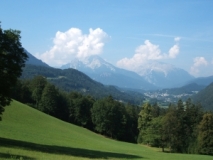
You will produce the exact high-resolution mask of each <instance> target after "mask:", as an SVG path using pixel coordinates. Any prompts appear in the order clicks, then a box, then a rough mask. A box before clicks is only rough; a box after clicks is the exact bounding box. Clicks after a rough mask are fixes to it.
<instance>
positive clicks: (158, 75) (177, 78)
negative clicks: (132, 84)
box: [136, 61, 194, 88]
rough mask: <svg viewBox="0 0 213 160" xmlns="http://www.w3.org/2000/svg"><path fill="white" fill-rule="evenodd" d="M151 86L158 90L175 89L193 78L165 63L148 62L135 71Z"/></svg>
mask: <svg viewBox="0 0 213 160" xmlns="http://www.w3.org/2000/svg"><path fill="white" fill-rule="evenodd" d="M136 72H137V73H138V74H139V75H140V76H142V77H144V78H145V79H146V80H147V81H148V82H150V83H151V84H153V85H155V86H158V87H160V88H176V87H181V86H183V85H184V84H185V83H186V82H187V81H190V80H193V79H194V77H193V76H191V75H190V74H189V73H188V72H186V71H185V70H183V69H180V68H176V67H175V66H173V65H171V64H167V63H162V62H157V61H150V62H149V63H147V64H146V65H143V66H142V67H140V68H139V69H138V70H137V71H136Z"/></svg>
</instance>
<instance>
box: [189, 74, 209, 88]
mask: <svg viewBox="0 0 213 160" xmlns="http://www.w3.org/2000/svg"><path fill="white" fill-rule="evenodd" d="M212 82H213V76H209V77H199V78H195V79H193V80H192V81H189V82H188V83H197V84H198V85H203V86H208V85H209V84H211V83H212Z"/></svg>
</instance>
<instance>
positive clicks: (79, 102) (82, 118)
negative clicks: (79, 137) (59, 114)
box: [68, 92, 95, 129]
mask: <svg viewBox="0 0 213 160" xmlns="http://www.w3.org/2000/svg"><path fill="white" fill-rule="evenodd" d="M68 97H69V98H68V99H69V119H70V120H69V121H70V122H72V123H74V124H77V125H80V126H83V127H86V128H89V129H93V127H92V120H91V112H90V109H91V108H92V106H93V103H94V101H95V100H94V99H93V98H92V97H90V96H86V97H85V96H82V95H81V94H79V93H76V92H72V93H70V94H69V96H68Z"/></svg>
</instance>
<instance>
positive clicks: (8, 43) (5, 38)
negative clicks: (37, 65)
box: [0, 25, 27, 120]
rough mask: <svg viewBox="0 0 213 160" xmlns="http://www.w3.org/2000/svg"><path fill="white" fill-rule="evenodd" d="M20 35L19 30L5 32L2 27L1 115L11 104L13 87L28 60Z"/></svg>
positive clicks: (0, 30)
mask: <svg viewBox="0 0 213 160" xmlns="http://www.w3.org/2000/svg"><path fill="white" fill-rule="evenodd" d="M20 33H21V32H20V31H18V30H12V29H9V30H3V29H2V28H1V25H0V115H1V114H2V112H3V111H4V108H3V107H5V106H6V105H9V104H10V102H11V94H12V87H14V86H15V84H16V82H17V78H18V77H19V76H21V72H22V67H24V64H25V61H26V59H27V54H26V53H25V51H24V48H22V45H21V42H20V38H21V37H20ZM0 120H1V117H0Z"/></svg>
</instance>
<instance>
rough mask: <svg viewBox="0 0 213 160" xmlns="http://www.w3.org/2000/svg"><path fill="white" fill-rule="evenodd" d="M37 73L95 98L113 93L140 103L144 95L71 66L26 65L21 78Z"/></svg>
mask: <svg viewBox="0 0 213 160" xmlns="http://www.w3.org/2000/svg"><path fill="white" fill-rule="evenodd" d="M36 75H42V76H44V77H46V78H47V79H48V80H49V81H50V82H51V83H53V84H54V85H56V86H57V87H58V88H61V89H63V90H65V91H68V92H70V91H78V92H81V93H82V94H86V95H92V96H93V97H95V98H102V97H106V96H109V95H112V96H113V97H114V98H115V99H117V100H121V101H125V102H130V103H134V104H138V103H139V102H141V100H143V97H144V96H143V94H139V93H135V94H132V93H128V92H121V91H119V90H117V89H116V88H115V87H113V86H104V85H103V84H101V83H99V82H96V81H94V80H92V79H91V78H89V77H88V76H87V75H85V74H84V73H82V72H79V71H78V70H75V69H71V68H70V69H64V70H61V69H56V68H52V67H43V66H35V65H26V66H25V67H24V68H23V73H22V76H21V78H22V79H29V78H33V77H34V76H36Z"/></svg>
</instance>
